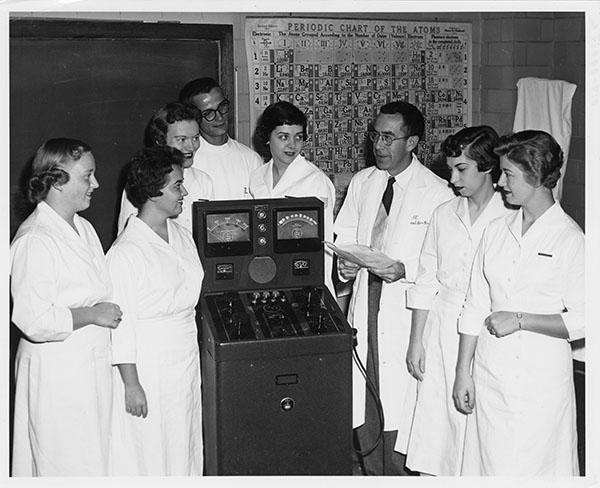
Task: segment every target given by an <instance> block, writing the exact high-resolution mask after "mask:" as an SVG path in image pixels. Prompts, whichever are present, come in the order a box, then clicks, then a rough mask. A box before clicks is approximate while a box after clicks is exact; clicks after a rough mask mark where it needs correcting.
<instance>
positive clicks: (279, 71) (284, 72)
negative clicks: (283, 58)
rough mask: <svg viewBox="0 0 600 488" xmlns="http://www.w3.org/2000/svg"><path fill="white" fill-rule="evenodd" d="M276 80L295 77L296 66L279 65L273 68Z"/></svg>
mask: <svg viewBox="0 0 600 488" xmlns="http://www.w3.org/2000/svg"><path fill="white" fill-rule="evenodd" d="M273 70H274V72H275V77H276V78H281V77H285V76H288V77H289V76H293V74H294V65H293V64H287V63H278V64H276V65H275V66H274V67H273Z"/></svg>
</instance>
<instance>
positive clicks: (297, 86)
mask: <svg viewBox="0 0 600 488" xmlns="http://www.w3.org/2000/svg"><path fill="white" fill-rule="evenodd" d="M314 83H315V80H314V79H312V78H304V77H298V78H296V79H295V80H294V90H295V91H297V92H303V93H311V92H314Z"/></svg>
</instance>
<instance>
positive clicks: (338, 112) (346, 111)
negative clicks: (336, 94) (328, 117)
mask: <svg viewBox="0 0 600 488" xmlns="http://www.w3.org/2000/svg"><path fill="white" fill-rule="evenodd" d="M333 117H334V118H335V119H336V120H340V119H350V118H352V107H351V106H350V105H349V104H343V105H333Z"/></svg>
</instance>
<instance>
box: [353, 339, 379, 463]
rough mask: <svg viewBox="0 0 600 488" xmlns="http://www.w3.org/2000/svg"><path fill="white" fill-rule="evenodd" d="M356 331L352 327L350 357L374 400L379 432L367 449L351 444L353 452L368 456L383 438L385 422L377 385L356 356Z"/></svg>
mask: <svg viewBox="0 0 600 488" xmlns="http://www.w3.org/2000/svg"><path fill="white" fill-rule="evenodd" d="M356 333H357V330H356V329H354V328H353V329H352V335H353V337H354V341H353V342H354V344H353V354H352V357H353V359H354V363H355V364H356V366H357V367H358V370H359V371H360V372H361V374H362V375H363V377H364V378H365V381H366V384H367V394H369V393H370V394H371V395H373V399H374V400H375V404H376V405H377V413H378V414H379V434H378V435H377V439H376V440H375V444H373V446H372V447H369V449H365V450H361V449H357V448H356V446H353V448H354V452H356V453H357V454H360V455H361V456H363V457H364V456H368V455H369V454H371V453H372V452H373V451H374V450H375V449H377V446H378V445H379V444H380V443H381V440H382V439H383V429H384V426H385V422H384V416H383V405H382V404H381V399H380V398H379V391H378V388H377V385H375V384H374V383H373V381H371V378H369V376H368V375H367V370H366V368H365V366H364V365H363V363H362V361H361V360H360V357H359V356H358V352H357V350H356V346H357V344H358V343H357V340H356Z"/></svg>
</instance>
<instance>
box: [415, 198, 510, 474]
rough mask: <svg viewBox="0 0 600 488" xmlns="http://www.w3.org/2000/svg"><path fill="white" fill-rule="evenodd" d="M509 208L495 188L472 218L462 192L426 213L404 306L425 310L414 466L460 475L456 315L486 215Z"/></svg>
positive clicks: (463, 424) (461, 425)
mask: <svg viewBox="0 0 600 488" xmlns="http://www.w3.org/2000/svg"><path fill="white" fill-rule="evenodd" d="M513 212H515V210H510V209H508V208H507V207H506V206H505V205H504V202H503V200H502V196H501V194H500V193H499V192H496V193H494V195H493V196H492V198H491V200H490V201H489V202H488V204H487V206H486V207H485V209H484V210H483V211H482V212H481V214H480V215H479V217H478V218H477V220H476V221H475V222H474V223H471V218H470V215H469V208H468V199H467V198H464V197H456V198H454V199H452V200H450V201H449V202H446V203H443V204H442V205H440V206H439V207H438V208H437V209H436V210H435V211H434V212H433V215H432V217H431V223H430V225H429V228H428V229H427V234H426V235H425V241H424V242H423V249H422V250H421V255H420V257H419V268H418V271H417V280H416V282H415V284H414V285H413V286H412V287H411V288H410V289H409V290H408V292H407V294H406V295H407V297H406V303H407V306H408V307H409V308H411V309H415V308H416V309H421V310H429V314H428V316H427V322H426V323H425V328H424V331H423V340H424V347H425V375H424V378H423V381H421V382H420V383H419V384H418V385H419V388H418V394H417V403H416V405H415V414H414V418H413V424H412V428H411V431H410V439H409V442H408V454H407V460H406V464H407V466H408V467H409V468H410V469H412V470H414V471H419V472H423V473H428V474H433V475H436V476H458V475H459V474H460V466H461V462H462V453H463V444H464V436H465V427H466V421H467V417H466V416H465V415H463V414H462V413H460V412H458V411H457V410H456V408H455V407H454V402H453V400H452V388H453V386H454V370H455V368H456V358H457V353H458V339H459V335H458V316H459V314H460V311H461V309H462V305H463V303H464V300H465V295H466V293H467V288H468V286H469V276H470V273H471V266H472V264H473V256H474V255H475V251H476V249H477V246H478V245H479V241H480V240H481V236H482V234H483V230H484V229H485V227H486V226H487V224H488V223H489V222H490V221H491V220H493V219H495V218H498V217H502V216H505V215H508V214H509V213H513ZM444 400H445V401H444Z"/></svg>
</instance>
